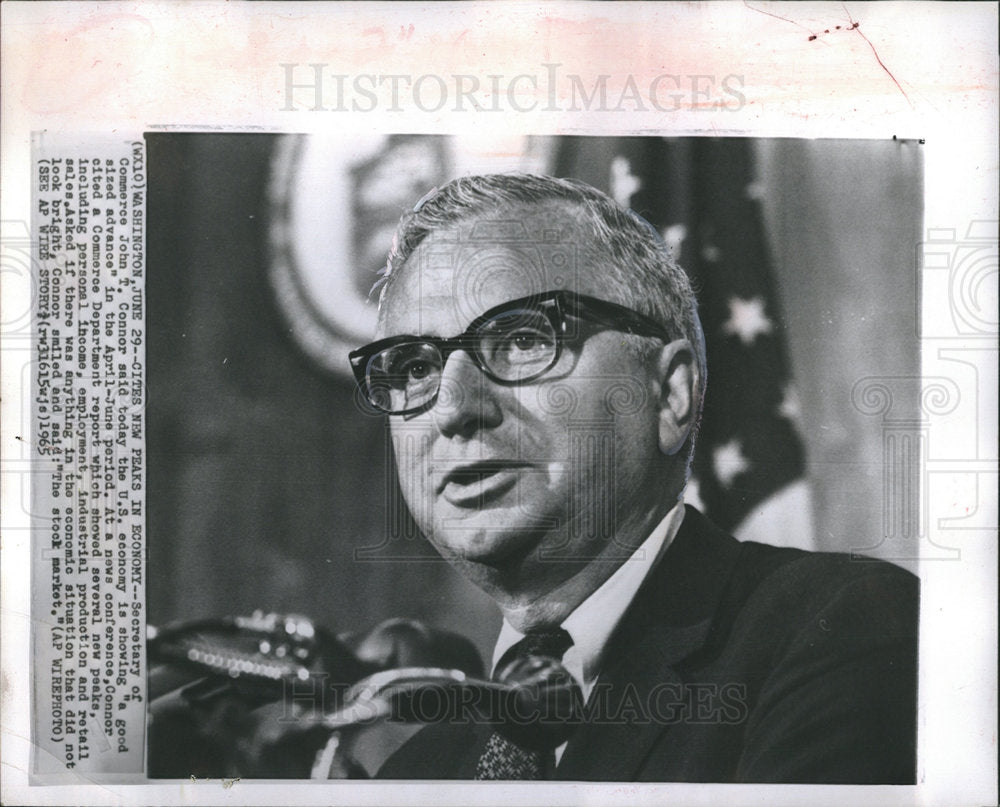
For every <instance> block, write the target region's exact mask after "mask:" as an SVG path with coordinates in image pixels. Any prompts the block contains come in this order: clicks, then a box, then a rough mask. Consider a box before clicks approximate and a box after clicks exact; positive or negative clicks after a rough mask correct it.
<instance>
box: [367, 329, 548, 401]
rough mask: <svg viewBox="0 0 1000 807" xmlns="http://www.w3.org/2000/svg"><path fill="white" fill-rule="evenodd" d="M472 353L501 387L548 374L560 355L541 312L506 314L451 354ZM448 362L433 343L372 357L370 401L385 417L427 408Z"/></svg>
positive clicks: (403, 346)
mask: <svg viewBox="0 0 1000 807" xmlns="http://www.w3.org/2000/svg"><path fill="white" fill-rule="evenodd" d="M455 348H460V349H464V350H469V351H470V352H471V353H472V354H473V355H474V357H475V359H476V362H477V364H479V365H480V366H481V367H482V369H484V370H485V371H486V372H487V373H488V374H489V375H491V376H492V377H494V378H495V379H497V380H500V381H513V382H516V381H524V380H527V379H530V378H533V377H536V376H538V375H540V374H541V373H543V372H544V371H545V370H547V369H548V368H549V367H550V366H551V365H552V363H553V362H554V361H555V358H556V355H557V353H558V340H557V337H556V329H555V327H554V325H553V324H552V321H551V320H550V318H549V317H548V316H547V315H546V314H544V313H543V312H541V311H537V310H531V309H515V310H511V311H504V312H502V313H499V314H497V315H496V316H494V317H491V318H490V319H488V320H487V321H486V322H484V323H482V324H481V325H480V326H479V327H478V328H477V329H476V330H475V332H474V333H473V334H470V335H469V336H468V337H467V339H459V340H457V343H453V348H452V349H455ZM444 363H445V357H444V356H442V353H441V349H440V348H439V347H438V345H436V344H434V343H433V342H429V341H417V340H414V341H412V342H403V343H400V344H396V345H392V346H391V347H388V348H386V349H384V350H382V351H379V352H378V353H376V354H375V355H374V356H372V357H371V358H370V359H369V361H368V366H367V373H366V377H367V382H368V383H367V387H368V390H367V392H368V399H369V400H370V401H371V403H372V404H373V405H374V406H376V407H378V408H379V409H382V410H383V411H387V412H404V411H407V410H412V409H417V408H419V407H422V406H425V405H427V404H428V403H429V402H430V401H431V400H432V399H433V398H434V396H435V395H437V393H438V388H439V386H440V384H441V373H442V370H443V368H444Z"/></svg>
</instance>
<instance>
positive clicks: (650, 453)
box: [379, 207, 666, 590]
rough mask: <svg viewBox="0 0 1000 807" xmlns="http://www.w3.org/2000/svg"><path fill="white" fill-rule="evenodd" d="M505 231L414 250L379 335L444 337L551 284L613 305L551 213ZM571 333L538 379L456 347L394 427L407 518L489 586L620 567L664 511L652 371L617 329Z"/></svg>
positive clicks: (454, 232) (585, 256) (467, 227)
mask: <svg viewBox="0 0 1000 807" xmlns="http://www.w3.org/2000/svg"><path fill="white" fill-rule="evenodd" d="M505 221H506V224H503V225H497V224H495V223H493V222H490V221H488V220H487V221H469V222H464V223H462V224H460V225H457V226H455V227H453V228H452V229H449V230H446V231H440V232H437V233H435V234H433V235H431V236H430V237H429V238H427V239H426V240H424V241H423V242H422V243H421V244H420V246H419V247H418V248H417V249H416V250H415V251H414V253H413V254H412V255H411V256H410V258H409V259H408V260H407V262H406V263H405V265H404V266H403V267H402V268H401V269H400V270H399V271H400V272H401V274H400V275H399V277H398V278H396V281H395V283H396V285H394V287H393V288H392V292H391V295H390V298H389V299H388V300H387V301H386V304H385V308H384V310H383V314H382V318H381V325H380V334H379V336H380V337H385V336H394V335H399V334H413V335H421V336H438V337H451V336H455V335H457V334H459V333H462V332H463V331H465V329H466V328H467V327H468V325H469V322H470V321H471V320H473V319H474V318H475V317H477V316H478V315H479V314H481V313H483V312H484V311H485V310H487V309H490V308H492V307H494V306H497V305H500V304H502V303H506V302H508V301H510V300H513V299H517V298H522V297H526V296H528V295H531V294H537V293H539V292H542V291H546V290H550V289H560V288H562V289H568V290H571V291H577V292H580V293H583V294H588V295H591V296H594V297H598V298H602V299H605V300H611V301H613V302H622V301H621V300H617V299H616V298H615V296H614V295H613V293H612V292H611V291H610V289H609V288H608V287H607V284H606V283H603V282H602V281H601V267H600V265H599V263H600V260H599V258H595V256H594V255H593V254H590V253H591V252H592V251H591V250H588V249H587V248H586V247H587V246H589V245H588V244H587V242H586V238H585V236H583V235H582V234H581V233H579V232H578V231H577V227H576V225H575V224H573V222H572V219H571V218H570V217H569V216H567V215H566V214H565V212H564V211H563V210H562V209H561V208H553V207H548V208H546V209H544V210H538V209H535V210H529V211H528V212H526V213H525V214H524V218H523V220H522V221H520V222H515V223H514V224H513V225H511V224H510V217H509V216H508V217H507V218H506V220H505ZM543 226H544V230H543ZM556 232H558V236H554V233H556ZM571 328H575V329H578V330H579V331H580V335H579V337H578V338H574V339H570V340H568V341H567V342H566V343H565V344H564V346H563V349H562V353H561V355H560V358H559V360H558V362H557V364H556V365H555V366H554V367H553V368H552V369H551V370H549V371H548V373H546V374H545V375H544V376H542V377H541V378H538V379H536V380H533V381H530V382H527V383H523V384H521V385H509V384H503V383H499V382H495V381H492V380H490V379H489V378H487V377H486V376H485V375H484V374H483V373H482V371H481V370H480V369H479V368H478V367H477V366H476V364H475V363H474V362H473V360H472V359H471V358H470V357H469V355H468V354H467V353H466V352H465V351H462V350H458V351H456V352H454V353H452V354H451V355H450V356H449V357H448V359H447V362H446V364H445V366H444V370H443V374H442V381H441V391H440V393H439V396H438V400H437V402H436V403H435V404H434V405H433V406H432V407H431V408H430V409H428V410H427V411H424V412H421V413H419V414H416V415H409V416H391V418H390V423H391V434H392V441H393V448H394V450H395V454H396V462H397V466H398V472H399V480H400V486H401V488H402V491H403V495H404V497H405V499H406V502H407V505H408V506H409V508H410V510H411V511H412V513H413V516H414V518H415V519H416V521H417V523H418V525H419V526H420V527H421V529H422V530H423V531H424V533H425V535H427V537H428V539H429V540H430V541H431V542H432V543H433V544H434V545H435V546H436V547H437V549H438V551H439V552H440V553H441V554H442V555H443V556H444V557H446V558H448V559H449V560H453V561H454V562H455V563H456V564H458V565H459V566H461V567H462V568H463V571H464V572H465V573H466V574H467V575H469V576H470V577H471V578H472V579H473V580H474V581H476V582H478V583H480V584H481V585H483V586H484V587H485V588H487V590H490V589H491V588H494V587H496V586H500V587H503V586H510V585H511V584H517V585H521V584H528V585H529V587H531V586H534V585H536V584H537V585H538V586H541V587H544V586H546V585H552V584H556V583H558V582H561V581H562V580H564V579H567V578H568V577H569V576H571V575H572V574H573V573H574V570H577V569H579V568H580V566H581V563H583V564H586V563H588V562H590V561H592V560H593V559H595V558H609V559H610V558H614V557H617V558H618V559H619V560H620V559H623V558H624V557H626V556H627V555H628V554H629V553H630V551H631V549H633V548H634V546H635V545H637V544H638V543H639V542H640V541H641V540H642V539H644V538H645V537H646V534H647V532H648V529H649V526H650V523H649V522H650V519H651V518H653V517H656V518H657V519H658V518H659V517H661V516H662V514H663V512H665V508H664V507H663V471H664V467H665V466H664V463H665V462H666V458H665V457H664V456H663V455H662V454H661V453H660V451H659V444H658V436H657V414H658V400H659V396H660V389H659V386H658V383H657V380H656V375H657V374H656V372H655V371H653V367H652V366H650V365H651V364H652V365H655V361H654V362H650V361H648V360H644V359H642V358H641V357H640V356H639V355H638V354H637V352H636V351H635V350H629V349H627V347H626V339H628V338H629V337H626V336H625V335H624V334H622V333H621V332H620V331H614V330H607V329H601V328H599V327H594V326H588V325H587V324H586V323H582V322H580V321H576V320H574V321H571ZM653 523H655V521H654V522H653ZM632 533H636V534H635V535H633V534H632ZM636 539H638V540H636Z"/></svg>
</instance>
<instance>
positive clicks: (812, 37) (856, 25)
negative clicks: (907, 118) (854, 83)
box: [743, 0, 914, 108]
mask: <svg viewBox="0 0 1000 807" xmlns="http://www.w3.org/2000/svg"><path fill="white" fill-rule="evenodd" d="M743 5H744V6H746V7H747V8H748V9H750V10H751V11H756V12H757V13H758V14H764V15H766V16H768V17H774V19H776V20H781V21H782V22H787V23H791V24H792V25H796V26H798V27H799V28H801V29H802V30H804V31H809V40H808V41H809V42H815V41H816V40H817V39H819V34H815V33H813V32H812V31H811V30H810V29H809V28H806V26H804V25H802V23H799V22H796V21H795V20H793V19H789V18H788V17H782V16H781V15H780V14H772V13H771V12H770V11H764V9H762V8H755V7H754V6H751V5H750V3H748V2H747V0H743ZM840 6H841V8H843V9H844V13H845V14H846V15H847V20H848V22H850V26H848V27H847V28H844V27H843V26H841V25H837V26H835V27H834V30H837V31H857V32H858V36H860V37H861V38H862V39H863V40H864V41H865V42H867V43H868V47H869V48H871V51H872V55H873V56H874V57H875V61H876V62H878V66H879V67H881V68H882V69H883V70H884V71H885V74H886V75H887V76H888V77H889V78H890V79H892V83H893V84H895V85H896V89H898V90H899V91H900V92H901V93H902V94H903V98H905V99H906V103H908V104H909V105H910V107H911V108H914V107H913V101H911V100H910V96H909V95H907V93H906V90H904V89H903V85H902V84H900V83H899V81H897V79H896V77H895V76H894V75H893V74H892V71H891V70H890V69H889V68H888V67H886V65H885V62H883V61H882V59H881V57H880V56H879V55H878V51H877V50H876V49H875V45H874V44H873V43H872V41H871V40H870V39H869V38H868V37H867V36H865V34H864V32H863V31H862V30H861V22H860V21H858V20H855V19H854V17H852V16H851V12H850V11H848V10H847V6H846V5H845V4H844V3H843V0H841V3H840ZM823 33H824V34H828V33H830V29H829V28H827V29H825V30H824V31H823Z"/></svg>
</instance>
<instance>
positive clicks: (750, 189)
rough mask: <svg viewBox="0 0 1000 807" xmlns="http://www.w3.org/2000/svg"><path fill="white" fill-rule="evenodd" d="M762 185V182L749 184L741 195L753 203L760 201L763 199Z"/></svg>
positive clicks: (763, 189)
mask: <svg viewBox="0 0 1000 807" xmlns="http://www.w3.org/2000/svg"><path fill="white" fill-rule="evenodd" d="M764 191H765V188H764V183H763V182H757V181H754V182H751V183H749V184H748V185H747V186H746V187H745V188H744V189H743V193H744V194H745V195H746V197H747V199H753V200H754V201H760V200H761V199H763V198H764Z"/></svg>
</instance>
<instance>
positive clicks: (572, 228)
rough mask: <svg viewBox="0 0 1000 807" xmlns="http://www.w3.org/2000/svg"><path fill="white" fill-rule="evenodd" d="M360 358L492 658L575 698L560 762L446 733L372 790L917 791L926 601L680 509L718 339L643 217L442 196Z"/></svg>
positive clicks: (424, 219) (482, 731) (397, 266)
mask: <svg viewBox="0 0 1000 807" xmlns="http://www.w3.org/2000/svg"><path fill="white" fill-rule="evenodd" d="M351 361H352V364H353V366H354V369H355V373H356V376H357V378H358V381H359V383H360V385H361V388H362V390H363V392H364V393H365V395H366V397H367V399H368V401H369V402H370V403H371V404H372V405H373V406H374V407H376V408H377V409H379V410H381V411H383V412H385V413H387V414H388V416H389V418H390V424H391V434H392V441H393V447H394V451H395V454H396V459H397V464H398V471H399V478H400V483H401V489H402V491H403V495H404V497H405V499H406V503H407V505H408V506H409V508H410V510H411V511H412V513H413V516H414V518H415V519H416V521H417V523H418V525H419V526H420V527H421V529H422V530H423V532H424V534H425V535H426V536H427V538H428V539H429V540H430V541H431V542H432V544H433V545H434V546H435V547H436V548H437V550H438V551H439V552H440V553H441V554H442V556H444V557H445V558H447V559H448V560H449V561H450V562H452V563H453V564H454V565H455V566H456V567H457V568H458V569H459V571H461V572H462V574H464V575H465V576H467V577H468V578H469V579H470V580H472V581H473V582H474V583H476V584H477V585H478V586H480V587H481V588H482V589H484V590H485V591H486V592H487V593H488V594H489V595H490V596H491V597H492V598H493V599H494V600H495V601H496V603H497V605H498V606H499V607H500V609H501V611H502V612H503V616H504V622H503V628H502V630H501V632H500V636H499V638H498V640H497V645H496V650H495V653H494V662H495V664H497V665H498V666H500V667H502V666H503V665H504V664H506V663H508V661H509V660H510V658H511V657H513V656H517V655H521V654H525V653H534V654H542V655H548V656H553V657H556V658H561V661H562V664H563V665H564V666H565V668H566V670H568V671H569V673H570V674H572V676H573V678H574V679H576V681H577V682H578V684H579V686H580V689H581V691H582V695H583V699H584V701H585V703H586V706H585V708H584V710H583V719H582V722H581V725H579V726H577V727H576V730H575V732H574V733H573V734H572V735H571V736H570V737H569V739H568V741H567V742H563V743H562V744H561V745H559V746H558V747H556V748H555V749H554V750H550V749H546V748H541V747H539V748H536V747H531V746H530V744H527V745H523V744H518V743H517V742H513V741H511V739H510V738H509V736H506V735H504V734H503V733H501V732H499V731H496V730H495V729H496V727H495V726H492V725H489V724H481V723H476V722H475V721H461V720H458V721H456V720H451V721H442V722H439V723H437V724H435V725H430V726H428V727H427V728H425V729H424V730H422V731H420V732H419V733H418V734H417V735H416V736H415V737H414V738H413V739H411V740H410V741H409V742H408V743H407V744H406V745H405V746H403V747H402V748H401V749H400V750H399V751H397V752H396V754H394V755H393V756H392V757H391V758H390V759H389V760H388V762H387V763H386V764H385V765H384V766H383V768H382V770H381V771H380V776H382V777H388V778H401V779H415V778H432V779H448V778H456V779H473V778H476V779H497V778H524V779H528V778H536V779H537V778H553V779H567V780H595V781H620V780H634V781H716V782H856V783H875V782H880V783H906V782H912V781H913V780H914V776H915V773H914V771H915V709H916V704H915V686H916V633H917V625H916V612H917V596H918V595H917V584H916V580H915V578H913V577H912V575H909V574H908V573H906V572H904V571H902V570H900V569H898V568H896V567H894V566H892V565H889V564H886V563H881V562H876V561H871V560H864V561H857V560H852V559H851V558H849V557H847V556H841V555H831V554H814V553H807V552H802V551H799V550H793V549H778V548H774V547H770V546H766V545H763V544H755V543H740V542H738V541H737V540H735V539H734V538H732V537H730V536H728V535H726V534H724V533H723V532H721V531H720V530H719V529H718V528H716V527H715V526H714V525H712V524H711V523H710V522H709V521H707V520H706V519H705V518H704V517H703V516H702V515H701V514H700V513H699V512H698V511H697V510H695V509H693V508H691V507H685V506H684V505H683V504H682V496H683V492H684V486H685V480H686V478H687V474H688V469H689V465H690V461H691V455H692V452H693V447H694V441H695V437H696V432H697V426H698V418H699V412H700V408H701V402H702V398H703V395H704V393H705V387H706V367H705V356H704V348H703V340H702V338H701V333H700V325H699V322H698V317H697V312H696V303H695V300H694V296H693V294H692V291H691V287H690V285H689V283H688V280H687V277H686V276H685V274H684V273H683V271H682V270H681V269H680V268H679V267H678V266H677V265H676V264H675V263H674V262H673V261H672V259H671V257H670V255H669V253H668V252H667V250H666V247H665V246H664V244H663V242H662V241H661V240H660V238H659V237H658V236H657V234H656V233H655V231H653V229H652V228H651V227H650V226H649V225H648V224H647V223H646V222H645V221H643V220H642V219H641V218H640V217H639V216H637V215H635V214H634V213H632V212H630V211H626V210H624V209H622V208H620V207H619V206H617V205H616V204H615V203H614V202H612V201H611V200H610V199H608V198H607V197H606V196H604V195H603V194H601V193H600V192H598V191H596V190H594V189H593V188H590V187H589V186H587V185H584V184H583V183H580V182H575V181H571V180H562V179H553V178H548V177H537V176H527V175H498V176H483V177H468V178H463V179H459V180H455V181H453V182H451V183H450V184H448V185H446V186H444V187H443V188H441V189H439V190H435V191H433V192H432V193H430V194H428V195H427V196H425V197H424V198H423V199H422V200H421V201H420V202H419V203H418V204H417V206H416V207H415V208H414V209H413V211H412V212H410V213H408V214H407V215H405V216H404V217H403V220H402V222H401V224H400V227H399V230H398V231H397V235H396V240H395V242H394V244H393V249H392V252H391V254H390V257H389V262H388V265H387V268H386V275H385V278H384V284H383V287H382V291H381V305H380V314H379V339H378V341H376V342H374V343H372V344H371V345H368V346H366V347H364V348H361V349H359V350H356V351H354V352H353V353H352V356H351Z"/></svg>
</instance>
